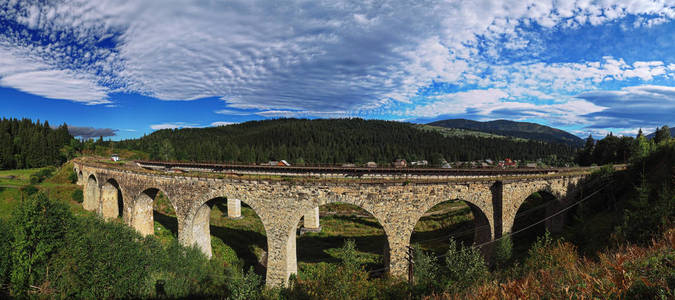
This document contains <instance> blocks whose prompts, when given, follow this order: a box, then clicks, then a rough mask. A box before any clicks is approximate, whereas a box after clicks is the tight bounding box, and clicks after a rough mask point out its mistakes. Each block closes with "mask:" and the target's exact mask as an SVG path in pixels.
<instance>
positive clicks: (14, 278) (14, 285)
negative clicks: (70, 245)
mask: <svg viewBox="0 0 675 300" xmlns="http://www.w3.org/2000/svg"><path fill="white" fill-rule="evenodd" d="M72 220H73V216H72V215H71V213H70V210H69V209H68V207H67V206H66V205H65V204H63V203H61V202H57V201H54V200H51V199H49V198H47V196H45V195H44V194H43V193H37V194H34V195H33V196H31V197H28V198H27V199H25V200H23V201H21V202H20V203H19V205H18V206H17V208H16V209H15V210H14V214H13V219H12V227H13V242H12V262H13V265H12V273H11V289H12V292H13V293H14V294H15V295H23V294H25V292H26V291H27V290H28V288H29V286H31V285H32V286H39V285H41V284H42V282H43V281H44V280H45V279H46V278H47V271H48V267H47V265H48V264H47V263H48V261H49V258H50V257H51V256H52V255H53V254H54V253H55V252H56V251H57V250H58V249H59V248H60V247H61V246H63V241H64V239H63V238H64V236H65V234H66V230H67V228H68V226H69V225H70V223H71V222H72Z"/></svg>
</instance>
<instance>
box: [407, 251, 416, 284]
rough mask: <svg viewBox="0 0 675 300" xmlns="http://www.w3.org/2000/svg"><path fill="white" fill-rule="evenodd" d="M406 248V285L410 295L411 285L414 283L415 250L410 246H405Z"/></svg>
mask: <svg viewBox="0 0 675 300" xmlns="http://www.w3.org/2000/svg"><path fill="white" fill-rule="evenodd" d="M406 248H408V256H407V257H406V259H407V260H408V284H409V285H410V292H411V293H412V289H413V285H414V283H415V250H414V249H413V248H412V247H410V246H406ZM411 295H412V294H411Z"/></svg>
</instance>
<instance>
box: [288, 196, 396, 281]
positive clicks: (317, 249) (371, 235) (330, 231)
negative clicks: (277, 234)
mask: <svg viewBox="0 0 675 300" xmlns="http://www.w3.org/2000/svg"><path fill="white" fill-rule="evenodd" d="M310 212H311V211H310ZM317 214H318V215H317V216H311V214H307V213H306V214H305V215H304V216H303V217H302V218H301V220H300V222H299V223H298V226H297V228H298V230H299V232H300V234H299V235H298V236H297V241H296V249H297V262H298V276H299V277H300V278H305V277H304V276H307V275H306V274H308V273H310V272H311V271H312V269H314V268H316V267H317V266H318V265H319V264H322V263H328V264H334V263H339V262H340V259H339V252H340V249H341V248H342V247H343V246H344V244H345V242H346V241H347V240H353V241H354V243H355V248H356V251H357V254H358V255H359V256H360V258H361V262H362V263H363V264H364V265H365V269H366V270H368V271H376V270H381V269H384V267H385V266H387V267H388V266H389V241H388V240H387V236H386V235H385V231H384V228H383V227H382V225H381V224H380V223H379V221H378V220H377V219H376V218H375V217H374V216H373V215H372V214H371V213H369V212H368V211H367V210H365V209H363V208H361V207H359V206H356V205H353V204H348V203H344V202H335V203H329V204H324V205H321V206H319V207H318V211H317ZM306 218H311V220H305V219H306ZM317 219H320V224H321V225H320V231H319V230H306V229H305V228H306V227H308V224H309V223H318V220H317ZM306 221H307V222H306ZM310 227H312V226H310ZM384 273H385V272H384V271H381V272H378V273H375V274H373V275H375V276H378V275H381V274H384ZM307 279H311V278H307Z"/></svg>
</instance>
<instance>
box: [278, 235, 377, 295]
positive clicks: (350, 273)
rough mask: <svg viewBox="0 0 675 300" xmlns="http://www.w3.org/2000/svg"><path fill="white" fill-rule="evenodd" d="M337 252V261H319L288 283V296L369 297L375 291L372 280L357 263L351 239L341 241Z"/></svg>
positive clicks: (358, 259) (357, 258) (358, 258)
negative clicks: (300, 276)
mask: <svg viewBox="0 0 675 300" xmlns="http://www.w3.org/2000/svg"><path fill="white" fill-rule="evenodd" d="M338 256H339V257H340V259H341V263H340V264H327V263H319V264H317V265H315V266H313V267H312V268H309V270H307V271H306V272H305V275H304V276H303V278H302V279H298V280H297V282H295V283H294V284H293V285H292V288H291V289H290V291H287V293H289V297H290V298H292V299H295V298H301V299H372V298H376V296H377V294H378V293H379V292H381V291H379V290H378V289H377V288H376V285H375V283H376V282H375V281H370V280H368V272H366V271H365V270H364V268H363V265H362V264H361V263H360V261H361V259H360V257H359V255H358V253H357V252H356V249H355V243H354V241H353V240H347V241H345V244H344V246H343V247H342V248H341V249H340V251H339V254H338Z"/></svg>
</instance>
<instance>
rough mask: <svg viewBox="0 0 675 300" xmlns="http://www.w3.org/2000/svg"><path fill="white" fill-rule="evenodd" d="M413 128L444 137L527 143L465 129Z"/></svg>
mask: <svg viewBox="0 0 675 300" xmlns="http://www.w3.org/2000/svg"><path fill="white" fill-rule="evenodd" d="M415 127H416V128H417V129H419V130H423V131H432V132H438V133H440V134H441V135H443V136H445V137H463V136H475V137H481V138H493V139H510V140H514V141H523V142H525V141H527V139H524V138H516V137H510V136H503V135H498V134H494V133H488V132H482V131H474V130H467V129H459V128H445V127H439V126H431V125H425V124H416V125H415Z"/></svg>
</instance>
